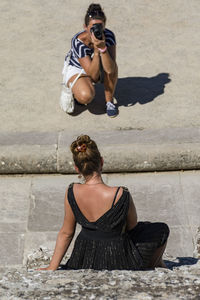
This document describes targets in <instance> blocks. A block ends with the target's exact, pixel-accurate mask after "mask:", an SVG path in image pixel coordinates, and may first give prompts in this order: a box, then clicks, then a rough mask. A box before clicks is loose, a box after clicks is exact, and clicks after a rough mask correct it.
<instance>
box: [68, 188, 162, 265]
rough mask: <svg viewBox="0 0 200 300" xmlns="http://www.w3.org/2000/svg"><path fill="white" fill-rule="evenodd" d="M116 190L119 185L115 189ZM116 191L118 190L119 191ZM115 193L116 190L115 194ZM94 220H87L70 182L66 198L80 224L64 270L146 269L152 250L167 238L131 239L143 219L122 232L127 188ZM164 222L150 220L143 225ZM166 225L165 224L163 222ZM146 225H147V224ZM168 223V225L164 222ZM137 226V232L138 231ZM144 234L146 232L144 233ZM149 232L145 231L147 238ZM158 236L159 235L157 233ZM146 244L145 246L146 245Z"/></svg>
mask: <svg viewBox="0 0 200 300" xmlns="http://www.w3.org/2000/svg"><path fill="white" fill-rule="evenodd" d="M118 190H119V188H118ZM118 190H117V192H118ZM116 195H117V193H116ZM116 195H115V198H114V200H113V204H112V206H111V208H110V209H109V210H108V211H107V212H106V213H104V214H103V215H102V216H101V217H100V218H99V219H98V220H96V221H95V222H89V221H88V220H87V218H86V217H85V216H84V215H83V214H82V212H81V210H80V209H79V207H78V205H77V203H76V200H75V197H74V193H73V184H71V185H70V186H69V189H68V201H69V204H70V206H71V208H72V211H73V213H74V216H75V218H76V221H77V223H79V224H80V225H81V226H82V230H81V232H80V233H79V235H78V237H77V238H76V241H75V244H74V249H73V251H72V254H71V257H70V259H69V260H68V261H67V264H66V266H65V268H67V269H94V270H104V269H107V270H116V269H117V270H142V269H143V268H145V267H146V266H147V265H148V263H149V261H150V259H151V257H152V255H153V253H154V251H155V249H156V248H158V247H159V246H160V245H161V244H164V242H165V241H166V239H167V237H166V235H165V236H164V237H163V234H162V237H159V239H158V234H154V235H155V236H156V238H154V239H153V244H152V246H151V243H152V241H151V240H150V242H149V241H148V238H147V241H143V240H142V241H139V243H138V241H137V240H135V241H134V238H136V237H137V235H138V233H139V236H140V238H141V234H140V232H141V231H142V228H144V226H145V224H146V223H144V222H139V223H138V225H137V226H136V227H135V228H134V229H133V230H131V231H130V232H126V231H125V226H126V218H127V213H128V209H129V191H128V189H126V188H123V193H122V196H121V197H120V199H119V200H118V201H117V203H116V204H114V202H115V199H116ZM149 224H163V223H149V222H148V224H146V225H147V226H148V228H149ZM164 225H165V224H164ZM147 226H146V227H147ZM166 226H167V225H166ZM137 228H138V229H139V232H138V230H137ZM143 235H144V236H145V234H144V233H143ZM148 236H149V234H147V237H148ZM160 236H161V234H160ZM145 243H147V244H148V247H145ZM140 245H141V247H140Z"/></svg>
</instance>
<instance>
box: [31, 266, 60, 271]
mask: <svg viewBox="0 0 200 300" xmlns="http://www.w3.org/2000/svg"><path fill="white" fill-rule="evenodd" d="M56 270H57V269H52V268H51V267H50V266H48V267H46V268H39V269H36V271H56Z"/></svg>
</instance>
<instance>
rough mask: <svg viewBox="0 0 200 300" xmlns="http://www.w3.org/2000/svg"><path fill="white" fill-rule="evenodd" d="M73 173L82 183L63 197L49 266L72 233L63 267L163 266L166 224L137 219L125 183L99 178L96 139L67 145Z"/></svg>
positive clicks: (57, 259) (53, 267)
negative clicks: (113, 184)
mask: <svg viewBox="0 0 200 300" xmlns="http://www.w3.org/2000/svg"><path fill="white" fill-rule="evenodd" d="M71 151H72V153H73V159H74V162H75V169H76V171H77V172H78V173H79V174H81V175H82V176H83V177H84V180H85V182H84V183H83V184H80V183H72V184H70V186H69V188H68V189H67V191H66V195H65V216H64V222H63V226H62V228H61V230H60V232H59V234H58V237H57V242H56V247H55V250H54V254H53V257H52V260H51V262H50V265H49V266H48V267H47V268H42V269H39V270H56V269H57V268H58V267H59V265H60V262H61V260H62V258H63V256H64V255H65V253H66V251H67V249H68V247H69V245H70V243H71V241H72V238H73V235H74V232H75V227H76V222H77V223H79V224H80V225H81V226H82V230H81V232H80V233H79V235H78V237H77V238H76V241H75V244H74V248H73V251H72V254H71V257H70V259H69V260H68V261H67V263H66V265H65V268H66V269H75V270H77V269H95V270H104V269H107V270H115V269H117V270H144V269H151V268H155V267H165V264H164V262H163V261H162V255H163V252H164V250H165V247H166V243H167V238H168V235H169V228H168V226H167V225H166V224H164V223H150V222H138V221H137V213H136V209H135V206H134V203H133V199H132V197H131V194H130V193H129V191H128V189H127V188H125V187H111V186H108V185H106V184H105V183H104V182H103V179H102V177H101V171H102V166H103V159H102V157H101V155H100V153H99V150H98V148H97V145H96V143H95V142H94V141H93V140H91V139H90V137H89V136H87V135H82V136H80V137H78V138H77V140H75V141H74V142H73V143H72V144H71Z"/></svg>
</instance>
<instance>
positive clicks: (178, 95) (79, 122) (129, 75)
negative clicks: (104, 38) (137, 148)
mask: <svg viewBox="0 0 200 300" xmlns="http://www.w3.org/2000/svg"><path fill="white" fill-rule="evenodd" d="M100 3H101V5H102V6H103V7H104V10H105V13H106V15H107V27H108V28H110V29H111V30H113V31H114V32H115V34H116V39H117V62H118V66H119V82H118V86H117V89H116V98H117V100H118V103H119V110H120V114H119V116H118V117H117V118H115V119H109V118H108V117H107V116H106V115H105V113H104V97H103V94H102V88H101V87H100V86H98V87H97V90H98V91H97V97H96V99H95V101H94V102H93V103H91V105H89V106H88V109H86V110H85V111H84V112H80V111H78V112H77V115H76V116H69V115H66V114H65V113H64V112H62V111H61V110H60V107H59V96H60V90H61V86H60V83H61V80H62V77H61V70H62V66H63V60H64V56H65V53H66V52H67V51H68V50H69V47H70V41H71V38H72V36H73V35H74V34H75V33H76V32H78V31H80V30H82V26H83V25H82V24H83V18H84V15H85V12H86V9H87V7H88V5H89V4H90V1H88V0H83V1H79V0H73V1H72V0H68V1H59V0H55V1H51V2H46V1H42V2H41V1H39V0H36V1H35V0H30V1H28V2H27V1H24V0H22V1H20V2H19V1H17V2H14V3H12V5H10V3H9V2H8V1H7V0H2V1H1V3H0V11H1V18H0V28H1V47H0V66H1V74H0V83H1V84H0V100H1V101H0V131H1V132H25V131H27V132H29V131H36V132H38V131H39V132H49V131H50V132H52V131H56V132H57V131H61V130H63V129H64V130H67V131H70V132H73V131H76V132H77V131H80V130H81V131H84V132H87V131H88V130H90V129H91V128H94V130H96V131H99V130H107V129H110V130H115V129H117V128H121V129H126V128H133V129H149V128H152V129H156V128H174V127H183V128H188V127H200V118H199V115H200V106H199V94H200V85H199V82H200V72H199V69H200V60H199V50H200V41H199V37H198V34H197V33H198V32H199V31H200V23H199V16H200V2H199V1H198V0H191V1H188V0H175V1H171V0H166V1H164V2H163V1H159V0H154V1H151V2H149V1H148V0H139V1H138V0H128V1H124V0H123V1H121V0H120V1H119V0H109V1H106V0H101V1H100Z"/></svg>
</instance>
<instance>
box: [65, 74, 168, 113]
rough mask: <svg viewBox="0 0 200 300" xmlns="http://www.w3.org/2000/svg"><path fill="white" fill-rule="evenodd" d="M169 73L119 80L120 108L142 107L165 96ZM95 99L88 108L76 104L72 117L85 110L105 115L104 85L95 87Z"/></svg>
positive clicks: (117, 93) (116, 93)
mask: <svg viewBox="0 0 200 300" xmlns="http://www.w3.org/2000/svg"><path fill="white" fill-rule="evenodd" d="M170 81H171V79H170V78H169V73H160V74H158V75H156V76H153V77H125V78H119V79H118V82H117V86H116V91H115V97H116V99H117V104H118V106H125V107H129V106H133V105H135V104H136V103H140V104H141V105H143V104H146V103H149V102H151V101H153V100H154V99H155V98H156V97H158V96H159V95H162V94H164V89H165V85H166V84H167V83H169V82H170ZM95 89H96V96H95V99H94V100H93V101H92V102H91V103H90V104H88V105H87V106H82V105H78V104H76V106H75V111H74V113H73V114H71V115H72V116H77V115H79V114H80V113H82V112H83V111H85V110H87V109H88V110H89V111H90V112H91V113H92V114H95V115H101V114H105V112H106V111H105V102H104V88H103V85H102V84H97V85H96V86H95Z"/></svg>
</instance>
